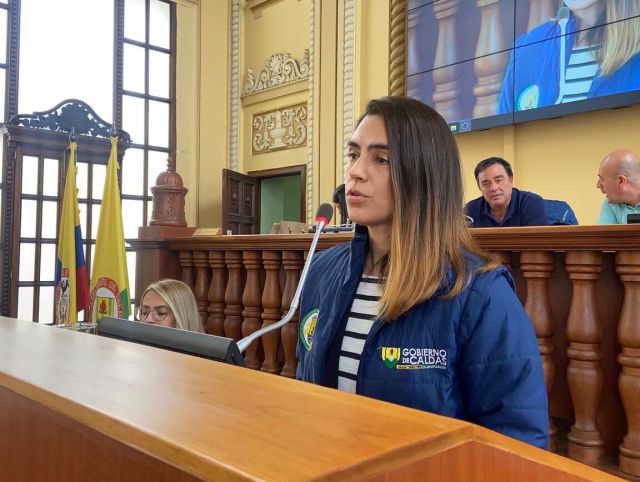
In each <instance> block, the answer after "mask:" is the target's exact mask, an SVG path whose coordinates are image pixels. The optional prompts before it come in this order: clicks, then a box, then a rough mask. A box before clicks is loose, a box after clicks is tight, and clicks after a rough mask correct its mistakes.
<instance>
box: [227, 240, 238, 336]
mask: <svg viewBox="0 0 640 482" xmlns="http://www.w3.org/2000/svg"><path fill="white" fill-rule="evenodd" d="M225 261H226V263H227V271H228V272H229V280H228V281H227V290H226V291H225V294H224V302H225V305H226V307H225V309H224V315H225V319H224V336H226V337H227V338H233V339H234V340H239V339H240V338H242V252H241V251H226V252H225Z"/></svg>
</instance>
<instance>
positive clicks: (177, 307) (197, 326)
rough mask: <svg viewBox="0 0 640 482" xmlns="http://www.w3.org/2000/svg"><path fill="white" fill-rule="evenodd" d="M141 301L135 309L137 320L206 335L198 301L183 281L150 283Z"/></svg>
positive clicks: (170, 280) (167, 280)
mask: <svg viewBox="0 0 640 482" xmlns="http://www.w3.org/2000/svg"><path fill="white" fill-rule="evenodd" d="M140 300H141V301H140V305H138V307H137V308H136V319H137V320H138V321H142V322H144V323H151V324H154V325H160V326H167V327H169V328H179V329H181V330H188V331H195V332H198V333H204V328H203V326H202V323H201V322H200V313H198V305H197V303H196V299H195V297H194V296H193V292H192V291H191V288H189V286H188V285H187V284H185V283H183V282H182V281H178V280H175V279H163V280H160V281H156V282H155V283H151V284H150V285H149V286H148V287H147V289H146V290H144V293H142V296H141V298H140Z"/></svg>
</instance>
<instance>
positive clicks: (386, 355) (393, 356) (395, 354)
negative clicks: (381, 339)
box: [382, 346, 400, 368]
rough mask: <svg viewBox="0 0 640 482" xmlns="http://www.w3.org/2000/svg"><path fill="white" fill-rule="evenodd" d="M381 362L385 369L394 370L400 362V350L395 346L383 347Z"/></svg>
mask: <svg viewBox="0 0 640 482" xmlns="http://www.w3.org/2000/svg"><path fill="white" fill-rule="evenodd" d="M382 361H383V362H384V364H385V365H386V366H387V368H394V367H395V366H396V365H397V364H398V362H399V361H400V348H398V347H395V346H383V347H382Z"/></svg>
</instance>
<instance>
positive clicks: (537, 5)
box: [527, 0, 558, 32]
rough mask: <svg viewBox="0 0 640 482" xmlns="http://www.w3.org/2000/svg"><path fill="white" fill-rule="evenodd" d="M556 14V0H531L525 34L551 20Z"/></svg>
mask: <svg viewBox="0 0 640 482" xmlns="http://www.w3.org/2000/svg"><path fill="white" fill-rule="evenodd" d="M557 13H558V1H557V0H533V1H532V2H531V4H530V6H529V22H528V24H527V32H528V31H530V30H532V29H534V28H536V27H537V26H538V25H540V24H543V23H545V22H548V21H549V20H551V18H552V17H555V16H556V14H557Z"/></svg>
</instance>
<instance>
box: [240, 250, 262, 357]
mask: <svg viewBox="0 0 640 482" xmlns="http://www.w3.org/2000/svg"><path fill="white" fill-rule="evenodd" d="M242 260H243V262H244V268H245V270H246V271H247V281H246V282H245V284H244V293H243V294H242V306H243V307H244V309H243V310H242V320H243V321H242V336H243V337H245V336H248V335H250V334H251V333H253V332H254V331H256V330H257V329H258V328H260V314H261V313H262V302H261V295H262V291H261V290H260V269H261V268H262V259H261V257H260V251H244V252H243V253H242ZM259 348H260V340H256V341H254V342H253V343H251V345H249V347H248V348H247V351H246V352H245V355H244V362H245V364H246V366H247V367H248V368H252V369H254V370H257V369H259V368H260V357H259V353H258V349H259Z"/></svg>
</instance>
